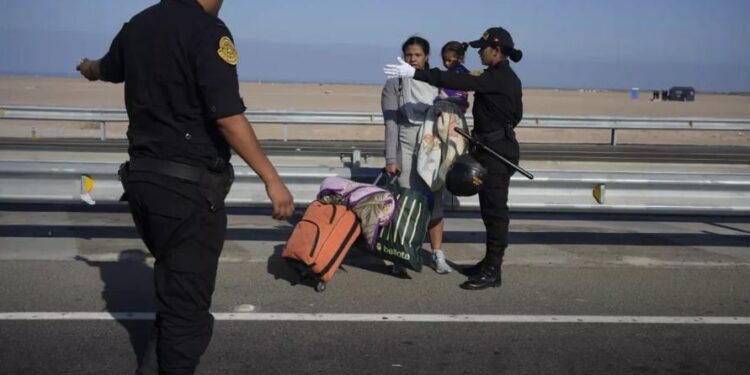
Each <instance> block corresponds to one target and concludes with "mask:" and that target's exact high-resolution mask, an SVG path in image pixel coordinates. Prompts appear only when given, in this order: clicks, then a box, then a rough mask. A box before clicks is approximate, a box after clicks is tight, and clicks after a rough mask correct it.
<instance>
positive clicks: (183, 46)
mask: <svg viewBox="0 0 750 375" xmlns="http://www.w3.org/2000/svg"><path fill="white" fill-rule="evenodd" d="M236 64H237V53H236V50H235V49H234V44H233V41H232V36H231V34H230V33H229V30H228V29H227V27H226V26H225V25H224V23H223V22H222V21H221V20H220V19H218V18H217V17H214V16H212V15H210V14H208V13H207V12H206V11H205V10H203V8H202V7H201V6H200V4H198V2H197V1H196V0H162V1H161V2H160V3H159V4H156V5H154V6H152V7H150V8H148V9H146V10H144V11H143V12H141V13H139V14H137V15H136V16H134V17H133V18H132V19H131V20H130V21H129V22H128V23H126V24H125V25H124V26H123V27H122V30H120V32H119V33H118V34H117V36H116V37H115V39H114V40H113V41H112V45H111V47H110V49H109V52H108V53H107V54H106V55H105V56H104V57H103V58H102V59H101V60H100V62H99V70H100V75H101V78H102V80H104V81H109V82H123V81H124V82H125V106H126V108H127V111H128V117H129V119H130V125H129V128H128V140H129V142H130V147H129V149H128V153H129V154H130V156H131V157H133V158H139V157H141V158H143V157H145V158H156V159H163V160H172V161H176V162H181V163H185V164H190V165H195V166H206V167H211V166H215V165H216V163H217V158H221V159H224V160H225V161H228V160H229V156H230V153H229V145H228V144H227V142H226V140H225V139H224V137H223V136H222V135H221V133H220V131H219V128H218V126H217V124H216V119H219V118H222V117H227V116H231V115H236V114H240V113H244V111H245V105H244V103H243V101H242V98H240V95H239V83H238V81H237V68H236Z"/></svg>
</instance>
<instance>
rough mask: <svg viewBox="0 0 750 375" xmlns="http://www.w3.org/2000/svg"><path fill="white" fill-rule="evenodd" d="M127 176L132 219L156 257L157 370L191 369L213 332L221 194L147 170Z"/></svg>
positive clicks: (221, 234) (221, 229) (221, 223)
mask: <svg viewBox="0 0 750 375" xmlns="http://www.w3.org/2000/svg"><path fill="white" fill-rule="evenodd" d="M127 180H128V181H127V185H126V191H127V194H128V202H129V205H130V208H131V211H132V215H133V220H134V221H135V225H136V228H137V229H138V233H139V234H140V236H141V238H142V239H143V242H144V243H145V244H146V246H147V247H148V250H149V251H150V252H151V254H152V255H153V256H154V258H155V260H156V261H155V263H154V283H155V290H156V299H157V303H156V306H157V311H156V322H155V328H156V353H157V358H158V365H159V366H158V367H159V374H193V373H194V372H195V368H196V367H197V365H198V363H199V361H200V357H201V355H202V354H203V353H204V352H205V350H206V348H207V347H208V344H209V342H210V340H211V334H212V331H213V316H212V315H211V314H210V312H209V309H210V307H211V296H212V294H213V292H214V286H215V282H216V270H217V266H218V261H219V255H220V254H221V249H222V247H223V244H224V237H225V234H226V224H227V217H226V212H225V210H224V204H223V199H224V196H223V194H220V197H207V196H206V195H207V194H206V191H205V189H202V188H201V186H199V184H196V183H192V182H187V181H183V180H179V179H176V178H172V177H168V176H163V175H157V174H153V173H148V172H131V173H130V174H129V176H128V179H127ZM218 198H220V201H217V199H218ZM148 356H149V353H146V357H148Z"/></svg>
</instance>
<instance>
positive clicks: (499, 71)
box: [383, 27, 523, 290]
mask: <svg viewBox="0 0 750 375" xmlns="http://www.w3.org/2000/svg"><path fill="white" fill-rule="evenodd" d="M469 45H470V46H471V47H473V48H479V56H480V58H481V61H482V64H483V65H486V66H487V68H486V69H485V70H484V71H482V72H481V74H479V75H472V74H468V73H466V74H456V73H452V72H442V71H440V70H438V69H432V70H419V71H417V70H415V69H414V68H413V67H411V66H410V65H409V64H406V63H404V62H403V61H402V60H401V59H399V63H398V64H394V65H386V66H385V68H384V69H383V72H384V73H385V74H386V75H387V76H389V77H413V78H414V79H416V80H419V81H424V82H427V83H429V84H431V85H433V86H436V87H440V88H448V89H455V90H466V91H474V107H473V109H472V114H473V116H474V129H473V134H474V137H475V138H477V139H478V140H480V141H482V142H484V143H485V144H486V145H488V146H489V147H490V148H492V149H493V150H494V151H496V152H497V153H499V154H500V155H502V156H504V157H505V158H506V159H508V160H510V161H511V162H513V163H514V164H517V163H518V160H519V158H520V150H519V146H518V141H517V140H516V136H515V132H514V128H515V126H516V125H518V123H519V122H520V121H521V118H522V117H523V103H522V101H521V96H522V94H521V80H520V79H519V78H518V76H517V75H516V73H515V72H514V71H513V69H511V67H510V63H509V62H508V59H510V60H511V61H513V62H518V61H520V60H521V57H522V56H523V54H522V53H521V51H520V50H517V49H515V44H514V43H513V38H512V37H511V35H510V33H509V32H508V31H506V30H505V29H503V28H502V27H493V28H490V29H488V30H487V31H485V33H484V34H483V35H482V37H481V38H479V39H477V40H475V41H473V42H470V43H469ZM474 156H475V157H476V159H477V160H478V161H479V162H480V163H481V164H482V165H484V166H485V167H486V168H487V177H486V179H485V180H484V182H483V185H482V189H481V190H480V192H479V204H480V209H481V214H482V221H483V222H484V225H485V229H486V232H487V242H486V252H485V256H484V258H483V259H482V260H481V261H480V262H479V263H478V264H476V265H475V266H472V267H468V268H466V269H464V273H465V274H466V275H467V276H469V279H468V281H466V282H464V283H463V284H461V287H462V288H464V289H469V290H478V289H485V288H488V287H499V286H500V284H501V282H502V281H501V271H500V267H501V266H502V262H503V256H504V255H505V249H506V248H507V246H508V185H509V184H510V177H511V175H512V174H513V173H514V170H513V169H511V168H508V167H507V166H506V165H505V164H504V163H503V162H501V161H500V160H497V159H495V158H493V157H492V156H491V155H490V154H488V153H487V152H486V151H483V150H477V151H475V154H474Z"/></svg>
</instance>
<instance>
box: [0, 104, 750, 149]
mask: <svg viewBox="0 0 750 375" xmlns="http://www.w3.org/2000/svg"><path fill="white" fill-rule="evenodd" d="M245 115H246V116H247V118H248V119H249V120H250V122H252V123H254V124H281V125H284V126H285V128H284V140H287V136H286V135H287V129H286V125H293V124H321V125H382V124H383V116H382V114H381V113H374V112H313V111H256V110H253V111H247V112H245ZM0 120H45V121H87V122H96V123H98V124H99V130H100V138H101V139H102V140H105V139H106V138H107V130H106V129H107V123H108V122H127V121H128V117H127V114H126V113H125V110H124V109H107V108H104V109H87V108H64V107H31V106H7V105H0ZM467 122H468V123H469V125H472V124H473V119H472V117H471V116H468V117H467ZM519 126H520V127H522V128H568V129H609V130H611V139H610V143H611V144H612V145H615V144H617V131H618V130H718V131H750V119H729V118H727V119H724V118H700V117H696V118H653V117H652V118H649V117H601V116H591V117H584V116H538V115H532V114H527V115H525V116H524V118H523V120H522V121H521V123H520V124H519Z"/></svg>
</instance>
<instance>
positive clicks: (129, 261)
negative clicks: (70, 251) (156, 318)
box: [75, 249, 156, 366]
mask: <svg viewBox="0 0 750 375" xmlns="http://www.w3.org/2000/svg"><path fill="white" fill-rule="evenodd" d="M148 256H149V254H148V253H147V252H145V251H143V250H140V249H129V250H124V251H122V252H120V254H119V256H118V259H117V261H111V262H104V261H93V260H90V259H88V258H86V257H83V256H80V255H79V256H76V258H75V259H76V260H78V261H81V262H84V263H86V264H87V265H89V266H91V267H96V268H98V269H99V276H100V277H101V280H102V282H103V283H104V289H103V290H102V299H103V300H104V302H105V303H106V307H105V309H106V311H107V312H110V313H122V312H150V311H155V310H156V301H155V299H154V298H155V297H154V296H155V292H154V271H153V269H152V268H151V267H150V266H149V265H148V264H147V263H146V259H147V258H148ZM116 320H117V323H119V324H120V325H121V326H122V327H123V328H125V330H126V331H127V332H128V336H129V338H130V345H131V346H132V348H133V352H134V353H135V355H136V359H137V363H136V366H137V365H138V364H140V363H143V359H144V355H145V354H146V351H147V350H148V349H147V347H148V345H149V340H150V339H151V338H152V335H153V322H152V321H148V320H146V321H144V320H127V319H116Z"/></svg>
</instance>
